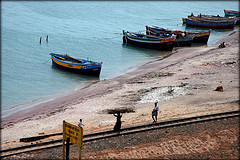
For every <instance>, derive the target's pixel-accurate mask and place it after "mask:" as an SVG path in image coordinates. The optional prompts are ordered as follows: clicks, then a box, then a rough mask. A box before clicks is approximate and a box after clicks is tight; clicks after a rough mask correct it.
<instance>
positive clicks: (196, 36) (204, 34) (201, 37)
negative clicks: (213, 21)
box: [146, 26, 211, 45]
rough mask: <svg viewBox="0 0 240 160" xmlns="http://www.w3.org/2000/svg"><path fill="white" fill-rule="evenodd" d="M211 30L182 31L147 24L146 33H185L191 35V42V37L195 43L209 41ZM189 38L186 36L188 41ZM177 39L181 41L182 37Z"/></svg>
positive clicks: (180, 34)
mask: <svg viewBox="0 0 240 160" xmlns="http://www.w3.org/2000/svg"><path fill="white" fill-rule="evenodd" d="M210 31H211V30H208V31H201V32H187V31H180V30H169V29H165V28H161V27H157V26H153V27H149V26H146V34H150V35H159V34H170V35H172V34H175V35H179V36H182V35H184V36H186V37H189V41H190V43H191V40H190V39H193V40H192V42H193V43H207V42H208V39H209V36H210ZM187 40H188V39H187V38H186V41H187ZM176 41H181V38H179V39H178V37H177V39H176V40H175V42H176ZM176 45H177V44H176Z"/></svg>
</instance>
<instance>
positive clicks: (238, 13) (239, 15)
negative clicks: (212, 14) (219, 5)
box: [224, 10, 240, 24]
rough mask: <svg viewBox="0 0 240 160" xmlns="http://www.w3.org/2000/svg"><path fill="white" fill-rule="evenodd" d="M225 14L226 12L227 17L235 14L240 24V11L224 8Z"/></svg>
mask: <svg viewBox="0 0 240 160" xmlns="http://www.w3.org/2000/svg"><path fill="white" fill-rule="evenodd" d="M224 14H225V17H229V16H235V17H236V19H237V22H236V24H239V21H240V12H239V11H233V10H224Z"/></svg>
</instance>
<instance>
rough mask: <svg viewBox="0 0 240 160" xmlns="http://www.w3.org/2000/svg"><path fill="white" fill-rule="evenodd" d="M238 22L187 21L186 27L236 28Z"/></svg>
mask: <svg viewBox="0 0 240 160" xmlns="http://www.w3.org/2000/svg"><path fill="white" fill-rule="evenodd" d="M235 24H236V20H235V19H234V20H232V21H229V20H207V19H189V18H187V19H186V25H188V26H193V27H203V28H234V25H235Z"/></svg>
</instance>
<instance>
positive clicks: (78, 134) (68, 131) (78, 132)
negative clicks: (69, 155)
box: [63, 121, 83, 160]
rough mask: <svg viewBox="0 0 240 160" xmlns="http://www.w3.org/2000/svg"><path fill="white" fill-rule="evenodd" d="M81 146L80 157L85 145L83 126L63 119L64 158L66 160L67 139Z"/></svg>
mask: <svg viewBox="0 0 240 160" xmlns="http://www.w3.org/2000/svg"><path fill="white" fill-rule="evenodd" d="M67 138H69V140H70V142H71V143H73V144H75V145H78V146H79V159H81V148H82V146H83V128H82V127H78V126H75V125H73V124H70V123H68V122H65V121H63V160H65V141H66V140H67Z"/></svg>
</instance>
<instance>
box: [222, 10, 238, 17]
mask: <svg viewBox="0 0 240 160" xmlns="http://www.w3.org/2000/svg"><path fill="white" fill-rule="evenodd" d="M224 14H225V16H226V17H229V16H236V17H240V12H239V11H232V10H224Z"/></svg>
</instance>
